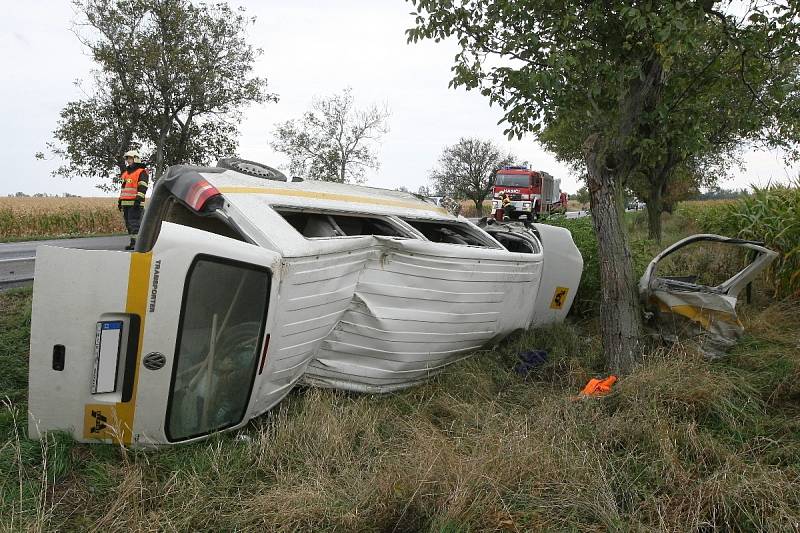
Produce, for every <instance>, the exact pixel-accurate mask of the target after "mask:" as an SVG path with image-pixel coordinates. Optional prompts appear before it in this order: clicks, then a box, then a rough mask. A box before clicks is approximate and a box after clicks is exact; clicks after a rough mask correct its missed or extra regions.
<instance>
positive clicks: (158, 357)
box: [143, 352, 167, 370]
mask: <svg viewBox="0 0 800 533" xmlns="http://www.w3.org/2000/svg"><path fill="white" fill-rule="evenodd" d="M143 362H144V367H145V368H146V369H147V370H158V369H159V368H162V367H163V366H164V365H165V364H167V358H166V357H164V354H163V353H159V352H151V353H149V354H147V355H145V356H144V361H143Z"/></svg>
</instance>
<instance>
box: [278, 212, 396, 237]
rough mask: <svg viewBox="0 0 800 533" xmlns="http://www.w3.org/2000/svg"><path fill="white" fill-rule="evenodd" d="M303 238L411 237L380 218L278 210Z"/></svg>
mask: <svg viewBox="0 0 800 533" xmlns="http://www.w3.org/2000/svg"><path fill="white" fill-rule="evenodd" d="M275 211H276V212H277V213H278V214H279V215H281V216H282V217H283V218H284V219H285V220H286V221H287V222H288V223H289V224H291V225H292V227H293V228H294V229H296V230H297V231H298V232H300V234H302V235H303V237H306V238H309V239H312V238H319V237H348V236H354V235H385V236H388V237H409V235H405V234H404V233H403V232H402V230H401V229H399V228H397V227H395V226H394V225H392V224H391V223H390V222H388V221H386V220H382V219H380V218H375V217H369V216H360V215H351V214H344V213H320V212H308V211H293V210H289V209H276V210H275Z"/></svg>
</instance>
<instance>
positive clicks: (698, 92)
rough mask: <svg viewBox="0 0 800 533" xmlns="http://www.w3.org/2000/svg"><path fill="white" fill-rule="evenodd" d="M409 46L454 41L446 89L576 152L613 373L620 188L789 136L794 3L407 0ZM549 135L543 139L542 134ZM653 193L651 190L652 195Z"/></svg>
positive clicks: (622, 305) (631, 348) (617, 349)
mask: <svg viewBox="0 0 800 533" xmlns="http://www.w3.org/2000/svg"><path fill="white" fill-rule="evenodd" d="M410 1H411V2H412V3H413V4H414V5H415V7H416V13H415V15H416V19H415V21H416V26H415V27H414V28H412V29H409V30H408V38H409V41H417V40H420V39H435V40H441V39H445V38H448V37H454V38H455V39H456V40H457V42H458V44H459V46H460V49H461V50H460V52H459V53H458V54H457V55H456V57H455V65H454V67H453V80H452V82H451V84H452V85H454V86H464V87H466V88H467V89H479V90H480V91H481V92H482V94H484V95H486V96H487V97H489V99H490V101H491V102H492V103H497V104H499V105H500V106H501V107H502V108H503V109H504V110H505V116H504V118H505V121H506V122H507V123H508V129H507V133H508V134H509V135H510V136H518V137H521V136H522V135H523V134H525V133H530V132H533V133H537V134H538V133H540V132H542V130H545V131H546V130H547V129H548V128H553V129H554V130H556V131H555V134H553V135H552V136H547V135H546V136H545V137H544V139H543V140H544V141H545V142H546V143H547V145H548V147H549V148H551V149H553V150H554V151H555V152H556V154H557V155H558V156H559V157H560V158H562V159H564V160H571V161H581V162H582V165H583V166H584V168H585V171H586V176H587V186H588V189H589V192H590V195H591V206H592V218H593V223H594V228H595V231H596V233H597V239H598V251H599V259H600V269H601V276H600V279H601V281H602V298H601V306H602V308H603V309H604V314H603V318H604V320H603V322H602V332H603V344H604V350H605V352H606V353H607V354H608V356H609V366H610V368H611V369H612V370H614V371H626V370H629V369H630V368H631V367H632V366H633V364H635V362H636V361H637V359H638V355H639V354H640V339H641V325H640V311H639V307H638V297H637V292H636V279H635V278H634V276H633V269H632V266H631V252H630V247H629V244H628V238H627V235H626V232H625V228H624V225H623V224H622V221H621V208H622V203H623V191H624V188H625V187H626V186H629V187H631V186H632V185H633V184H634V183H635V182H637V181H647V182H648V183H649V188H650V189H651V190H653V191H657V192H659V193H660V192H661V187H662V185H663V184H665V183H668V180H669V177H670V176H672V170H674V169H675V168H677V167H678V166H679V165H682V164H687V165H688V168H689V169H693V168H695V167H694V165H693V163H692V158H694V157H698V156H703V155H705V154H707V153H709V152H710V153H718V154H725V153H727V152H728V147H729V146H730V145H731V144H732V143H733V144H735V143H738V142H739V141H741V140H743V139H747V140H758V141H761V142H765V143H769V144H772V145H777V146H780V145H786V144H787V141H790V140H793V139H797V138H798V133H800V130H798V125H800V122H798V120H797V117H798V116H800V114H798V111H799V110H800V98H798V85H797V79H798V75H797V64H798V63H797V51H798V29H799V28H800V25H799V24H798V9H799V8H798V6H797V5H796V3H786V2H777V1H769V0H767V1H765V2H758V3H749V4H740V3H733V2H714V1H713V0H702V1H696V2H692V1H677V0H673V1H668V0H665V1H660V2H653V1H650V0H641V1H633V2H630V1H622V0H589V1H578V0H565V1H563V2H550V1H547V0H532V1H529V2H513V1H510V0H456V1H453V0H410ZM548 141H549V142H548ZM650 200H651V201H652V198H650Z"/></svg>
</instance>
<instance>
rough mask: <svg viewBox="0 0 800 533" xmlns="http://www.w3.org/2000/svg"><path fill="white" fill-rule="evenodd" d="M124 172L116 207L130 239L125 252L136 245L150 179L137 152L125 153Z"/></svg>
mask: <svg viewBox="0 0 800 533" xmlns="http://www.w3.org/2000/svg"><path fill="white" fill-rule="evenodd" d="M124 157H125V170H123V171H122V175H121V176H120V180H121V181H122V190H121V191H120V192H119V200H118V201H117V207H118V208H119V210H120V211H122V216H123V218H124V219H125V228H126V229H127V230H128V235H130V237H131V242H130V244H128V246H126V247H125V249H126V250H133V247H134V246H135V245H136V234H137V233H139V225H140V224H141V223H142V212H143V211H144V207H143V206H144V196H145V193H147V186H148V185H149V179H150V177H149V176H148V174H147V169H146V167H145V165H144V163H142V158H141V157H139V152H137V151H136V150H129V151H127V152H125V156H124Z"/></svg>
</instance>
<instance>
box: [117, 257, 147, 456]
mask: <svg viewBox="0 0 800 533" xmlns="http://www.w3.org/2000/svg"><path fill="white" fill-rule="evenodd" d="M152 262H153V253H152V252H147V253H132V254H131V268H130V271H129V272H128V302H127V304H126V306H125V312H126V313H128V314H131V315H139V319H140V326H139V342H138V344H137V346H138V348H137V350H136V366H135V368H136V374H134V376H133V394H132V395H131V401H130V402H128V403H118V404H117V416H118V417H119V421H120V428H121V430H122V439H121V440H122V442H123V443H124V444H130V443H131V437H132V431H133V419H134V416H135V415H136V389H137V388H138V387H137V386H138V384H139V362H140V361H141V359H142V344H143V343H144V328H145V317H146V316H147V313H146V311H147V295H148V289H149V287H150V283H149V282H150V266H151V264H152Z"/></svg>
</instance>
